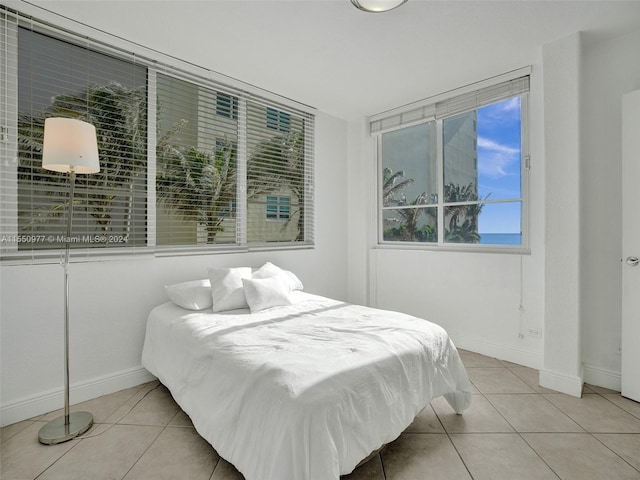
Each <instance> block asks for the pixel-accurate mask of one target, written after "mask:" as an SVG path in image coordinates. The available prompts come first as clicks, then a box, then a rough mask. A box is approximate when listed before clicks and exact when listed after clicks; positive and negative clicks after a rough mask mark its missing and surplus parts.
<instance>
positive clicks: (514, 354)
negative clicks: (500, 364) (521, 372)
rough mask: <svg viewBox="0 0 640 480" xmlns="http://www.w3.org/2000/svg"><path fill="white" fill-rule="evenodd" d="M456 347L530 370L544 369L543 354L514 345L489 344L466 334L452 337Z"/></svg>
mask: <svg viewBox="0 0 640 480" xmlns="http://www.w3.org/2000/svg"><path fill="white" fill-rule="evenodd" d="M451 339H452V340H453V343H455V345H456V347H458V348H462V349H464V350H470V351H472V352H475V353H480V354H482V355H486V356H488V357H492V358H497V359H499V360H506V361H507V362H512V363H517V364H518V365H522V366H525V367H529V368H535V369H536V370H539V369H540V368H541V367H542V352H540V353H537V352H531V351H528V350H522V349H520V348H517V347H515V346H512V345H503V344H498V343H494V342H488V341H486V340H484V339H481V338H476V337H470V336H468V335H464V334H456V335H451Z"/></svg>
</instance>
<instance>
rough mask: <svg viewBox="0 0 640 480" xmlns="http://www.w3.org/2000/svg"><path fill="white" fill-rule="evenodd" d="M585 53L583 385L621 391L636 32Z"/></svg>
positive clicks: (638, 82)
mask: <svg viewBox="0 0 640 480" xmlns="http://www.w3.org/2000/svg"><path fill="white" fill-rule="evenodd" d="M585 40H586V45H585V48H584V53H583V78H584V83H583V88H582V91H583V95H582V101H583V108H582V124H583V130H582V131H583V136H582V162H581V164H582V166H583V168H582V183H581V190H582V196H581V209H580V211H581V217H582V228H581V232H580V236H581V244H582V248H581V252H580V254H581V255H580V262H581V265H582V275H581V283H582V285H581V298H582V360H583V362H584V370H585V371H584V378H585V381H586V382H588V383H594V384H596V385H602V386H605V387H608V388H613V389H616V390H618V389H619V388H620V354H619V351H618V349H619V347H620V344H621V307H620V302H621V288H622V287H621V279H620V278H621V270H620V269H621V262H620V260H621V243H622V232H621V229H622V218H621V208H620V207H621V201H622V199H621V195H620V189H621V183H620V181H621V179H620V176H621V157H622V153H621V145H620V140H621V138H620V135H621V133H620V132H621V115H622V114H621V98H622V95H623V94H625V93H628V92H631V91H634V90H638V89H640V55H638V45H640V30H637V31H635V32H632V33H630V34H627V35H625V36H621V37H618V38H615V39H612V40H609V41H606V42H600V43H594V44H591V43H589V42H588V40H589V37H588V36H587V37H586V39H585Z"/></svg>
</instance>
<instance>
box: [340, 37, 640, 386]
mask: <svg viewBox="0 0 640 480" xmlns="http://www.w3.org/2000/svg"><path fill="white" fill-rule="evenodd" d="M638 45H640V31H635V32H632V33H630V34H626V35H624V36H620V37H617V38H613V39H608V40H597V41H596V40H594V39H593V38H591V37H590V36H589V35H586V36H585V35H583V34H580V33H576V34H575V35H573V36H570V37H568V38H564V39H558V40H557V41H554V42H552V43H551V44H548V45H545V46H541V49H540V51H539V52H538V54H537V55H533V56H531V57H529V58H523V63H522V65H527V64H531V65H532V66H533V73H532V84H531V102H530V104H531V105H530V106H531V111H530V139H531V157H532V159H531V164H532V169H531V178H530V201H531V211H530V226H531V234H532V238H531V255H525V256H522V257H520V256H516V255H501V254H486V255H483V254H468V253H455V252H434V251H412V250H404V251H403V250H391V249H376V248H375V240H374V239H375V232H374V231H373V230H372V229H374V228H375V212H374V213H373V214H371V211H370V209H371V208H372V207H371V201H372V200H371V199H372V198H373V199H374V200H373V201H375V193H374V192H371V190H370V188H369V187H367V186H365V187H363V186H362V185H361V184H360V183H361V182H367V185H369V186H370V185H372V184H373V183H372V182H371V178H372V173H371V171H372V169H373V170H374V173H373V178H375V176H374V175H375V168H376V165H375V161H374V160H373V146H372V145H371V142H370V140H367V138H366V136H365V138H364V139H363V138H362V133H363V127H362V125H361V124H360V123H356V122H352V123H351V124H350V125H349V129H350V130H349V131H350V133H349V142H350V148H349V151H350V155H353V154H356V153H357V154H358V155H364V156H365V157H364V158H360V157H355V158H354V157H351V156H350V162H351V163H352V165H356V166H355V167H352V168H351V169H350V171H352V172H354V173H353V176H352V177H350V180H349V185H350V187H351V188H352V191H353V192H358V193H357V194H354V193H351V194H350V196H349V198H350V200H351V203H350V217H351V218H358V219H361V218H366V219H367V229H368V232H367V233H366V234H364V233H363V232H362V231H358V232H353V234H351V235H350V252H354V254H357V255H358V260H357V261H355V260H350V272H349V275H350V279H362V278H364V279H366V281H367V282H368V283H369V285H367V286H366V287H365V288H366V289H367V292H366V294H365V293H363V292H362V291H357V296H355V295H354V298H351V300H352V301H354V300H356V299H358V298H366V297H367V296H369V298H370V301H371V303H372V304H373V305H376V306H378V307H380V308H394V309H398V310H402V311H405V312H408V313H411V314H415V315H418V316H422V317H425V318H428V319H430V320H432V321H435V322H436V323H439V324H441V325H442V326H444V327H445V328H446V329H447V330H448V331H449V333H450V334H451V335H452V336H453V338H454V340H455V341H456V344H457V345H458V346H459V347H462V348H468V349H470V350H473V351H476V352H480V353H485V354H487V355H492V356H496V357H498V358H502V359H505V360H511V361H514V362H518V363H521V364H523V365H529V366H531V367H535V368H540V369H542V371H543V374H542V382H543V383H544V384H545V385H547V386H550V387H553V388H556V389H558V390H560V391H564V392H565V393H571V394H574V395H579V394H580V384H581V382H582V381H583V380H584V381H586V382H587V383H592V384H595V385H600V386H604V387H608V388H613V389H619V388H620V356H619V352H618V347H619V345H620V337H621V328H620V316H621V313H620V312H621V309H620V289H621V286H620V256H621V254H620V244H621V222H622V219H621V217H620V202H621V198H620V165H621V153H620V100H621V96H622V94H623V93H626V92H629V91H633V90H636V89H639V88H640V56H638V55H637V46H638ZM543 52H544V53H543ZM522 65H518V66H522ZM515 67H516V66H514V68H515ZM505 71H506V70H505ZM495 73H496V74H497V73H500V72H495ZM416 100H417V99H416ZM352 144H356V145H357V146H355V147H354V146H353V145H352ZM361 169H364V171H365V172H367V173H366V175H363V173H362V171H361ZM359 182H360V183H359ZM368 188H369V189H368ZM363 189H364V190H363ZM373 208H374V209H375V207H373ZM357 228H361V224H358V227H357ZM354 242H356V243H355V245H354ZM363 252H367V253H368V256H367V258H366V260H363V258H364V257H365V255H364V253H363ZM520 285H522V289H521V288H520ZM353 291H354V292H355V289H354V290H353ZM521 292H522V305H523V310H522V311H521V310H520V309H519V308H518V307H519V304H520V295H521ZM530 330H541V331H542V333H543V336H544V340H542V338H539V337H534V336H531V335H530ZM520 335H523V337H522V338H521V337H520Z"/></svg>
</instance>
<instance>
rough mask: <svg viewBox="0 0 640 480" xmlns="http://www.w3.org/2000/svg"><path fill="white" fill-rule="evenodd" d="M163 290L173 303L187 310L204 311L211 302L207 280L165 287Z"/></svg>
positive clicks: (209, 285)
mask: <svg viewBox="0 0 640 480" xmlns="http://www.w3.org/2000/svg"><path fill="white" fill-rule="evenodd" d="M164 290H165V292H167V296H168V297H169V299H170V300H171V301H172V302H173V303H175V304H176V305H178V306H179V307H182V308H186V309H187V310H204V309H205V308H209V307H210V306H211V303H212V302H213V300H212V299H211V283H210V282H209V279H208V278H205V279H204V280H191V281H189V282H181V283H176V284H173V285H165V287H164Z"/></svg>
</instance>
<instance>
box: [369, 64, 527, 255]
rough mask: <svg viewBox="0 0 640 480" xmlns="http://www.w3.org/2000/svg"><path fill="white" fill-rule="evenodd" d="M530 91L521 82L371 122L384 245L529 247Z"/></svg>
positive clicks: (507, 82)
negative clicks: (527, 111) (527, 190)
mask: <svg viewBox="0 0 640 480" xmlns="http://www.w3.org/2000/svg"><path fill="white" fill-rule="evenodd" d="M519 73H520V74H522V72H519ZM528 90H529V77H528V75H525V76H517V77H516V78H510V79H508V80H503V81H501V82H498V83H496V84H493V85H490V86H487V87H483V88H482V89H472V90H471V91H467V92H464V93H460V94H459V95H453V96H448V97H446V98H441V99H439V100H438V101H436V102H427V101H424V102H421V103H419V104H413V105H412V106H411V109H409V108H407V109H398V110H396V111H392V114H390V115H389V114H387V115H383V116H378V117H372V122H371V131H372V133H373V134H374V135H376V137H377V138H378V161H379V178H380V181H379V198H380V214H379V218H380V221H379V232H380V233H379V243H381V244H421V245H429V246H432V247H437V246H440V247H443V246H449V248H452V247H454V246H457V247H462V248H470V246H473V247H474V248H479V249H482V248H484V249H487V248H488V247H493V248H495V247H496V246H499V247H500V249H510V248H511V249H520V250H521V249H522V248H526V246H527V244H526V238H527V237H526V233H527V232H526V184H527V173H528V164H527V161H528V156H527V151H526V145H527V142H526V138H527V122H526V110H527V100H528Z"/></svg>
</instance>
